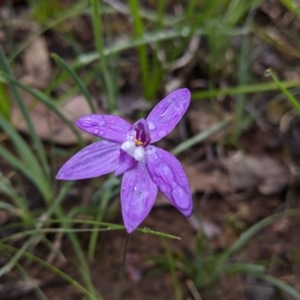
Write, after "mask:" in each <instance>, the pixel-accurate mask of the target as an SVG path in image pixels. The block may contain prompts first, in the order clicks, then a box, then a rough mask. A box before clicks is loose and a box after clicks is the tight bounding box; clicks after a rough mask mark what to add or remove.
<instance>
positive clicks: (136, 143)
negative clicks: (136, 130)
mask: <svg viewBox="0 0 300 300" xmlns="http://www.w3.org/2000/svg"><path fill="white" fill-rule="evenodd" d="M134 143H135V145H136V146H142V145H143V142H141V141H139V140H137V139H134Z"/></svg>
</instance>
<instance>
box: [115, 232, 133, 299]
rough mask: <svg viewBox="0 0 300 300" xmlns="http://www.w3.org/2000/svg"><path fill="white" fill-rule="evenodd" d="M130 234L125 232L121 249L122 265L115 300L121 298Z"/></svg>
mask: <svg viewBox="0 0 300 300" xmlns="http://www.w3.org/2000/svg"><path fill="white" fill-rule="evenodd" d="M129 239H130V234H128V233H126V237H125V242H124V249H123V255H122V265H121V270H120V275H119V287H118V291H117V298H116V299H117V300H121V299H122V290H123V281H124V275H125V267H126V256H127V251H128V244H129Z"/></svg>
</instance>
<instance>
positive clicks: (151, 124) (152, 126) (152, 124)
mask: <svg viewBox="0 0 300 300" xmlns="http://www.w3.org/2000/svg"><path fill="white" fill-rule="evenodd" d="M148 127H149V129H150V130H153V129H155V124H154V123H153V122H151V121H150V122H148Z"/></svg>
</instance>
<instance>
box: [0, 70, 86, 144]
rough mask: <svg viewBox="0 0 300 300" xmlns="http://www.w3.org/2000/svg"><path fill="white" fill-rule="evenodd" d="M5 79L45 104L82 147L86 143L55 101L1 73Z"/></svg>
mask: <svg viewBox="0 0 300 300" xmlns="http://www.w3.org/2000/svg"><path fill="white" fill-rule="evenodd" d="M1 77H2V78H1ZM3 79H4V80H7V81H8V82H10V83H12V84H14V85H15V86H18V87H19V88H21V89H23V90H24V91H26V92H28V93H29V94H31V95H32V96H33V97H35V98H36V99H37V100H39V101H40V102H42V103H43V104H45V106H47V107H48V108H49V109H50V110H51V111H52V112H54V113H55V114H56V115H57V116H58V117H59V118H60V119H61V120H62V121H63V122H64V123H65V124H66V125H67V126H68V127H69V128H70V129H71V131H72V132H73V133H74V135H75V136H76V137H77V139H78V142H79V144H80V145H81V146H83V145H84V144H85V143H84V141H83V140H82V138H81V136H80V134H79V133H78V131H77V130H76V129H75V127H74V125H73V124H72V123H71V122H70V121H69V120H68V119H67V118H66V117H65V116H64V115H63V114H62V113H61V112H60V111H59V109H58V108H57V107H56V105H55V104H54V103H53V101H51V99H50V98H49V97H48V96H47V95H45V94H44V93H42V92H40V91H38V90H36V89H34V88H31V87H29V86H27V85H25V84H23V83H21V82H19V81H18V80H16V79H15V78H13V77H11V76H8V75H7V74H3V73H0V81H1V80H2V81H3Z"/></svg>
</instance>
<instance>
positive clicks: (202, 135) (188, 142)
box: [171, 120, 229, 155]
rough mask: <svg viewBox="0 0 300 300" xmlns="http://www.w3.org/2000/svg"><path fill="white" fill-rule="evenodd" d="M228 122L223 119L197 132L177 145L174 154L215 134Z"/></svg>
mask: <svg viewBox="0 0 300 300" xmlns="http://www.w3.org/2000/svg"><path fill="white" fill-rule="evenodd" d="M228 124H229V121H227V120H223V121H221V122H219V123H217V124H215V125H213V126H211V127H210V128H208V129H207V130H205V131H203V132H200V133H199V134H197V135H195V136H193V137H191V138H189V139H187V140H186V141H184V142H182V143H181V144H179V145H178V146H177V147H175V148H174V149H173V150H172V151H171V152H172V153H173V154H174V155H178V154H179V153H181V152H183V151H185V150H187V149H189V148H191V147H192V146H194V145H196V144H198V143H200V142H202V141H204V140H205V139H207V138H208V137H209V136H211V135H212V134H214V133H216V132H217V131H219V130H221V129H222V128H224V127H225V126H226V125H228Z"/></svg>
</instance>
